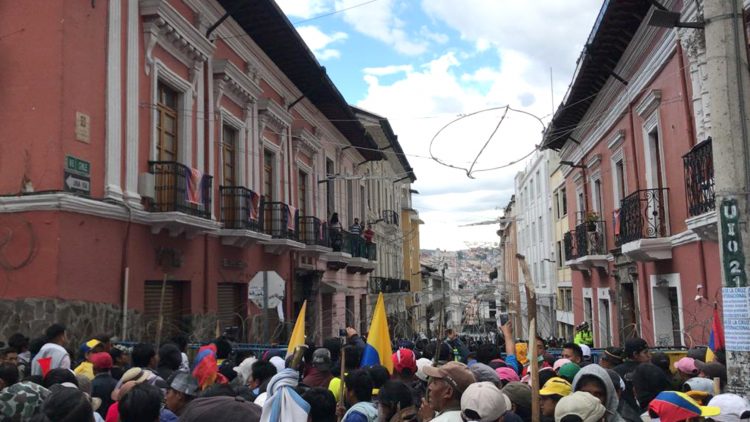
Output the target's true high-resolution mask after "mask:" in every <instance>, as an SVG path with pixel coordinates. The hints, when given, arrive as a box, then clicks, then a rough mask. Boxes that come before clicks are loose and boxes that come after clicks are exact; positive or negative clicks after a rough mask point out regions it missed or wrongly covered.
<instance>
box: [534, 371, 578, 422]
mask: <svg viewBox="0 0 750 422" xmlns="http://www.w3.org/2000/svg"><path fill="white" fill-rule="evenodd" d="M572 392H573V387H572V386H571V385H570V383H569V382H568V381H565V380H564V379H562V378H560V377H553V378H550V379H549V380H548V381H547V382H545V383H544V386H542V389H541V390H539V407H540V409H541V415H542V420H551V419H553V418H554V417H555V407H556V406H557V403H558V402H559V401H560V399H562V398H563V397H566V396H568V395H570V393H572Z"/></svg>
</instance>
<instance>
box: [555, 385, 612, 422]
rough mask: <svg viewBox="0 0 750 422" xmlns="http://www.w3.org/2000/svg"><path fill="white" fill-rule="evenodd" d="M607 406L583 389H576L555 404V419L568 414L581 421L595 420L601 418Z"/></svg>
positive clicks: (592, 421) (590, 421)
mask: <svg viewBox="0 0 750 422" xmlns="http://www.w3.org/2000/svg"><path fill="white" fill-rule="evenodd" d="M606 412H607V408H606V407H604V406H603V405H602V402H601V401H600V400H599V399H597V398H596V397H594V396H592V395H591V394H589V393H587V392H585V391H576V392H575V393H573V394H571V395H569V396H565V397H563V398H561V399H560V401H559V402H557V406H555V420H556V421H559V420H560V419H562V418H564V417H565V416H568V415H576V416H578V417H580V418H581V419H582V420H583V422H596V421H599V420H601V419H602V416H604V413H606Z"/></svg>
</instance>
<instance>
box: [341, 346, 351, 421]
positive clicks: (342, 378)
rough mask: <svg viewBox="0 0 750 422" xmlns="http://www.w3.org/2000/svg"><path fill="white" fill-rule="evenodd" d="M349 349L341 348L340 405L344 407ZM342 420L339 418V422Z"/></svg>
mask: <svg viewBox="0 0 750 422" xmlns="http://www.w3.org/2000/svg"><path fill="white" fill-rule="evenodd" d="M347 347H349V346H348V345H347V344H344V345H343V346H341V369H340V370H339V379H340V380H341V382H340V383H339V404H340V405H341V406H344V393H346V390H345V388H344V387H345V385H344V371H345V368H346V348H347ZM340 420H341V418H339V421H340Z"/></svg>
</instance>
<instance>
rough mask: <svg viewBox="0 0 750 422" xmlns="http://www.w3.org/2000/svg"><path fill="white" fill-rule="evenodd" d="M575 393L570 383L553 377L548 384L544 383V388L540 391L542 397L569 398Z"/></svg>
mask: <svg viewBox="0 0 750 422" xmlns="http://www.w3.org/2000/svg"><path fill="white" fill-rule="evenodd" d="M572 391H573V387H572V386H571V385H570V383H569V382H568V381H565V380H564V379H562V378H560V377H552V378H550V379H548V380H547V382H545V383H544V387H542V389H541V390H539V395H540V396H552V395H555V394H556V395H558V396H563V397H565V396H567V395H569V394H570V393H571V392H572Z"/></svg>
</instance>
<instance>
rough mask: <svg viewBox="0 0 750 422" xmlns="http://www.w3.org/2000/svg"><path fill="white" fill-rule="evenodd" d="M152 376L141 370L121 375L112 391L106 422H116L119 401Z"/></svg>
mask: <svg viewBox="0 0 750 422" xmlns="http://www.w3.org/2000/svg"><path fill="white" fill-rule="evenodd" d="M152 376H154V374H153V373H152V372H151V371H149V370H147V369H143V368H130V369H128V370H127V371H125V373H124V374H122V378H121V379H120V381H119V382H118V383H117V386H116V387H115V389H114V391H112V395H111V397H112V400H113V401H114V403H112V404H111V405H110V406H109V409H108V410H107V416H106V417H105V421H106V422H117V421H118V418H119V417H120V400H121V399H122V398H123V397H124V396H125V395H126V394H127V393H128V392H129V391H130V390H132V389H133V388H134V387H135V386H137V385H139V384H143V383H146V382H148V381H149V379H150V378H151V377H152Z"/></svg>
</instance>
